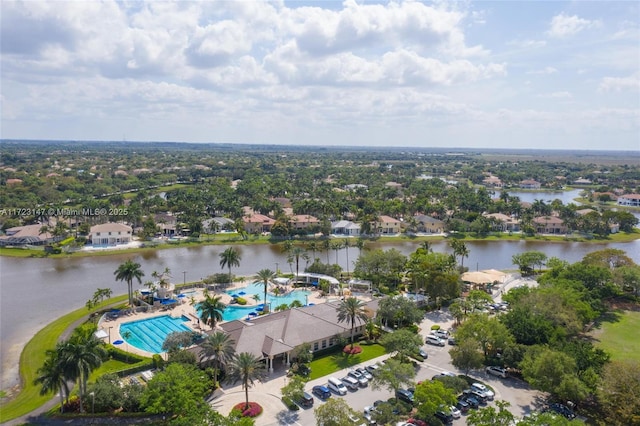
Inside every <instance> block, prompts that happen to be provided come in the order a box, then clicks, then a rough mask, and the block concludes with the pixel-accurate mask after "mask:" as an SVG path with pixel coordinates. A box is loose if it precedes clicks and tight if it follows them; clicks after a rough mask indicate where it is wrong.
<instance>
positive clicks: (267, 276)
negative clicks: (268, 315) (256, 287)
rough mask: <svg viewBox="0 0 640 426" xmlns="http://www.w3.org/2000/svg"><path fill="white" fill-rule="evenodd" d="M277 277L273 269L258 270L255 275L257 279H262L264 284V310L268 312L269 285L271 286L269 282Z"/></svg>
mask: <svg viewBox="0 0 640 426" xmlns="http://www.w3.org/2000/svg"><path fill="white" fill-rule="evenodd" d="M275 277H276V273H275V272H273V271H272V270H271V269H261V270H260V271H258V274H257V275H256V276H255V279H257V280H260V281H262V284H263V285H264V307H263V309H264V312H268V311H269V308H268V306H269V305H267V287H268V286H269V283H270V282H271V281H273V280H274V278H275Z"/></svg>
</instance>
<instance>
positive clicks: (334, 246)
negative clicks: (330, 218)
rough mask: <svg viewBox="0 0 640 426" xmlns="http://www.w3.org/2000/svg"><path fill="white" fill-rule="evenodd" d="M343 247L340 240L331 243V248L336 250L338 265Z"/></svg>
mask: <svg viewBox="0 0 640 426" xmlns="http://www.w3.org/2000/svg"><path fill="white" fill-rule="evenodd" d="M341 248H342V243H341V242H340V241H334V242H332V243H331V250H335V251H336V265H337V264H338V252H339V251H340V249H341Z"/></svg>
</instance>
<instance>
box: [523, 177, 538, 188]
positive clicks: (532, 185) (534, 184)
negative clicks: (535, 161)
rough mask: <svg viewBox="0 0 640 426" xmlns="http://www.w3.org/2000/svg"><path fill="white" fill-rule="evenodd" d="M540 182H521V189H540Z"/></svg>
mask: <svg viewBox="0 0 640 426" xmlns="http://www.w3.org/2000/svg"><path fill="white" fill-rule="evenodd" d="M540 186H541V185H540V182H538V181H535V180H533V179H525V180H523V181H521V182H520V188H522V189H540Z"/></svg>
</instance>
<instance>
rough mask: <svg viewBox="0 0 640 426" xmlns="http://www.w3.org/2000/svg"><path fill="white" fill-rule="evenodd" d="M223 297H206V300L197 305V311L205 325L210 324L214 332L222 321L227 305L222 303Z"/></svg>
mask: <svg viewBox="0 0 640 426" xmlns="http://www.w3.org/2000/svg"><path fill="white" fill-rule="evenodd" d="M220 299H222V296H213V297H211V296H209V295H207V296H205V299H204V300H203V301H201V302H198V303H197V304H196V309H197V310H199V311H200V319H201V320H202V322H203V323H205V324H209V325H210V326H211V329H212V330H213V329H214V328H215V327H216V324H218V322H220V321H222V314H223V312H224V310H225V309H226V308H227V305H225V304H224V303H222V302H221V301H220Z"/></svg>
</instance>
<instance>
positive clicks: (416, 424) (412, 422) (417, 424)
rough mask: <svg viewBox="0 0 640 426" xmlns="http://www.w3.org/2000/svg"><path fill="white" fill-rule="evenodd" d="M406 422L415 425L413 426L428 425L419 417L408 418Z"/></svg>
mask: <svg viewBox="0 0 640 426" xmlns="http://www.w3.org/2000/svg"><path fill="white" fill-rule="evenodd" d="M407 423H409V424H410V425H415V426H428V425H427V422H425V421H424V420H420V419H413V418H411V419H408V420H407Z"/></svg>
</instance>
